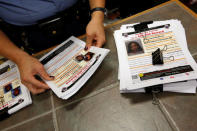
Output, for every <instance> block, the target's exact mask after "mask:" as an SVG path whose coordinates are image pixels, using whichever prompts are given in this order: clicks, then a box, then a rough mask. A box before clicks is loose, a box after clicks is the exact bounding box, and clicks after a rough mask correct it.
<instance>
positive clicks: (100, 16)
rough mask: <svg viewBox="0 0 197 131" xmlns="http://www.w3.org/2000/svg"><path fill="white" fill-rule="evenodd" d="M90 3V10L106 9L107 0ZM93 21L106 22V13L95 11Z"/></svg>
mask: <svg viewBox="0 0 197 131" xmlns="http://www.w3.org/2000/svg"><path fill="white" fill-rule="evenodd" d="M89 1H90V8H91V9H93V8H96V7H105V0H89ZM91 15H92V19H96V20H97V21H99V22H103V20H104V13H103V12H102V11H95V12H93V13H92V14H91Z"/></svg>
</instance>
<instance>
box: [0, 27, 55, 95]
mask: <svg viewBox="0 0 197 131" xmlns="http://www.w3.org/2000/svg"><path fill="white" fill-rule="evenodd" d="M0 55H2V56H4V57H6V58H8V59H10V60H12V61H13V62H15V63H16V64H17V65H18V68H19V71H20V76H21V81H22V83H23V84H24V85H25V86H26V87H27V88H28V89H29V90H30V91H31V92H32V93H33V94H38V93H41V92H43V91H45V89H48V88H49V87H48V86H47V85H46V84H45V83H43V82H40V81H38V80H37V79H35V77H34V75H36V74H38V75H40V76H41V77H43V78H44V79H46V80H51V79H52V78H50V77H49V76H48V74H47V73H46V72H45V70H44V67H43V65H42V64H41V63H40V62H39V61H38V60H37V59H35V58H33V57H32V56H30V55H28V54H27V53H26V52H24V51H22V50H21V49H19V48H18V47H16V46H15V45H14V44H13V43H12V42H11V41H10V40H9V38H8V37H7V36H6V35H5V34H4V33H3V32H2V31H1V30H0Z"/></svg>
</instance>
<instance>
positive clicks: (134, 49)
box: [125, 39, 144, 56]
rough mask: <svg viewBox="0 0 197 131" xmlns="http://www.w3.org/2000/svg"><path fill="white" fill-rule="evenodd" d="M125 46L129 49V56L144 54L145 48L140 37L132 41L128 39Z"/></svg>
mask: <svg viewBox="0 0 197 131" xmlns="http://www.w3.org/2000/svg"><path fill="white" fill-rule="evenodd" d="M125 46H126V49H127V53H128V56H132V55H138V54H143V53H144V49H143V46H142V42H141V40H140V39H137V40H132V41H126V42H125Z"/></svg>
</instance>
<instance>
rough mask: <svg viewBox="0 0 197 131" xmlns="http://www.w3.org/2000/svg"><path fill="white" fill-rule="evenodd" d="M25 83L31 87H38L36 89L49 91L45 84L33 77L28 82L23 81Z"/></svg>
mask: <svg viewBox="0 0 197 131" xmlns="http://www.w3.org/2000/svg"><path fill="white" fill-rule="evenodd" d="M25 82H27V83H30V84H32V85H33V86H35V87H38V88H43V89H49V86H48V85H47V84H46V83H44V82H41V81H39V80H37V79H35V78H34V77H31V79H30V80H28V81H25Z"/></svg>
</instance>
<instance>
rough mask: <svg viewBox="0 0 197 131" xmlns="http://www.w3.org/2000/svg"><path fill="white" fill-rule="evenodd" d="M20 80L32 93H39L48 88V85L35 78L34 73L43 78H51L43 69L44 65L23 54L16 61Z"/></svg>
mask: <svg viewBox="0 0 197 131" xmlns="http://www.w3.org/2000/svg"><path fill="white" fill-rule="evenodd" d="M17 65H18V68H19V71H20V76H21V82H22V83H23V84H24V85H25V86H26V87H27V88H28V89H29V90H30V91H31V92H32V94H39V93H42V92H44V91H45V90H46V89H49V86H48V85H47V84H46V83H44V82H42V81H39V80H37V79H36V78H35V75H39V76H40V77H42V78H43V79H45V80H53V78H52V77H50V76H49V75H48V74H47V72H46V71H45V69H44V66H43V65H42V64H41V63H40V62H39V61H38V60H37V59H35V58H33V57H32V56H29V55H25V56H23V57H22V58H21V61H20V62H18V63H17Z"/></svg>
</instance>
